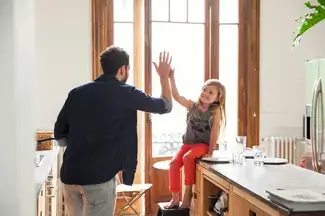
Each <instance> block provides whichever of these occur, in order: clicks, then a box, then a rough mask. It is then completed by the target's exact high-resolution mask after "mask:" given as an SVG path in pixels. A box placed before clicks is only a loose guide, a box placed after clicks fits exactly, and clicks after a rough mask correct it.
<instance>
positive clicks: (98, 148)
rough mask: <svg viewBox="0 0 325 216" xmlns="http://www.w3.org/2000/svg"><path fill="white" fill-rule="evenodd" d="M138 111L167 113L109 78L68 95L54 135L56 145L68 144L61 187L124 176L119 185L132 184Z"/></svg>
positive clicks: (162, 106)
mask: <svg viewBox="0 0 325 216" xmlns="http://www.w3.org/2000/svg"><path fill="white" fill-rule="evenodd" d="M137 110H143V111H150V112H154V113H165V112H167V110H168V108H166V106H165V101H164V100H163V99H162V98H152V97H150V96H148V95H146V94H144V93H143V92H141V91H139V90H137V89H135V88H134V87H133V86H129V85H127V84H124V83H122V82H119V81H118V80H117V79H116V78H114V77H110V76H104V75H102V76H101V77H100V78H99V79H97V80H96V81H94V82H91V83H88V84H86V85H83V86H80V87H77V88H75V89H73V90H72V91H71V92H70V93H69V96H68V98H67V100H66V103H65V105H64V106H63V108H62V110H61V112H60V114H59V117H58V120H57V122H56V124H55V130H54V134H55V137H56V138H57V139H61V138H67V149H66V151H65V154H64V157H63V164H62V167H61V180H62V182H63V183H65V184H76V185H89V184H99V183H103V182H106V181H109V180H111V179H112V178H113V177H115V175H116V174H117V173H118V171H120V170H123V171H124V173H123V176H124V178H125V179H124V181H125V182H128V183H129V184H131V183H132V182H133V178H134V173H135V169H136V166H137V113H136V111H137Z"/></svg>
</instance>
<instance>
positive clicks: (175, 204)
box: [164, 199, 179, 209]
mask: <svg viewBox="0 0 325 216" xmlns="http://www.w3.org/2000/svg"><path fill="white" fill-rule="evenodd" d="M164 207H165V208H166V209H172V208H178V207H179V200H174V199H171V200H170V201H169V203H168V204H167V205H166V206H164Z"/></svg>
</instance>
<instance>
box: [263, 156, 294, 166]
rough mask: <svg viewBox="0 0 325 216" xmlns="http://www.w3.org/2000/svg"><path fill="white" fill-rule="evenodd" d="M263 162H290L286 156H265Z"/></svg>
mask: <svg viewBox="0 0 325 216" xmlns="http://www.w3.org/2000/svg"><path fill="white" fill-rule="evenodd" d="M263 163H264V164H286V163H288V160H287V159H284V158H272V157H269V158H264V160H263Z"/></svg>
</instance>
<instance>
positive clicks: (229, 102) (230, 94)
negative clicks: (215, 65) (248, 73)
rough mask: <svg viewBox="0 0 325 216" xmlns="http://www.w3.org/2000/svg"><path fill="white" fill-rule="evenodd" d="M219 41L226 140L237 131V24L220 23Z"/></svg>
mask: <svg viewBox="0 0 325 216" xmlns="http://www.w3.org/2000/svg"><path fill="white" fill-rule="evenodd" d="M219 31H220V42H219V47H220V48H219V78H220V81H221V82H222V83H223V84H224V85H225V87H226V97H227V98H226V115H227V116H226V118H227V125H226V131H225V134H223V135H224V136H225V137H224V138H225V139H226V140H229V141H232V140H234V137H235V136H237V133H238V129H237V128H238V26H237V25H221V26H220V29H219Z"/></svg>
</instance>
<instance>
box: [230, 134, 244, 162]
mask: <svg viewBox="0 0 325 216" xmlns="http://www.w3.org/2000/svg"><path fill="white" fill-rule="evenodd" d="M246 139H247V138H246V136H237V137H236V143H235V144H234V147H233V151H232V156H233V162H234V164H239V165H241V164H243V162H244V159H245V157H244V152H245V149H246Z"/></svg>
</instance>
